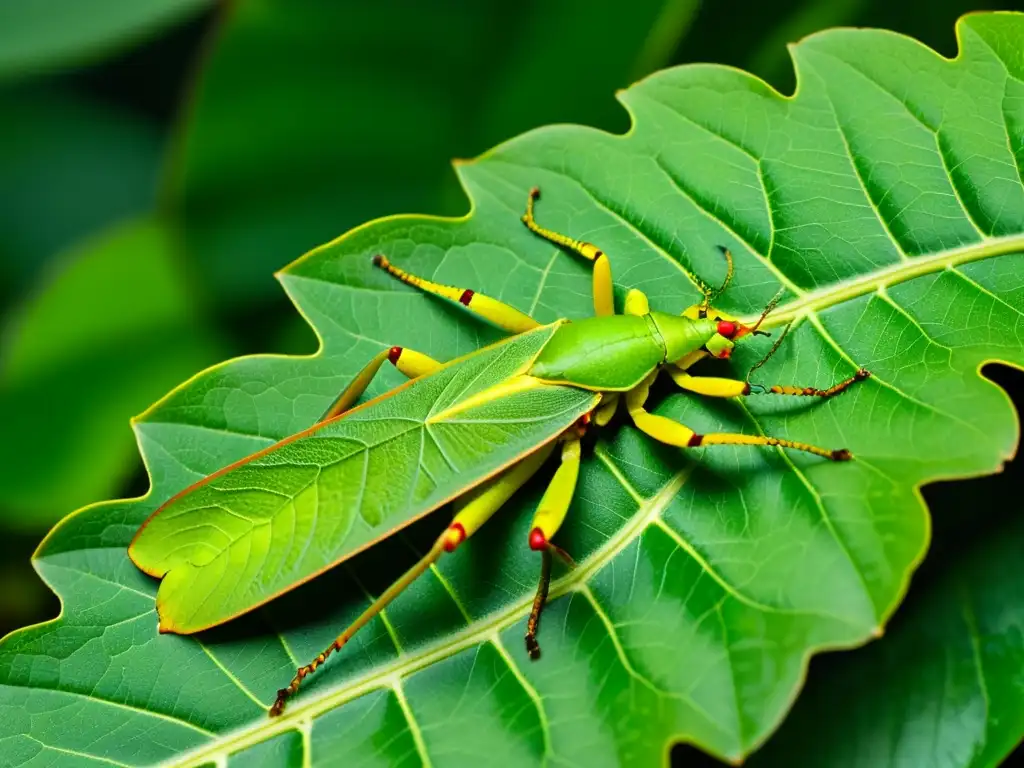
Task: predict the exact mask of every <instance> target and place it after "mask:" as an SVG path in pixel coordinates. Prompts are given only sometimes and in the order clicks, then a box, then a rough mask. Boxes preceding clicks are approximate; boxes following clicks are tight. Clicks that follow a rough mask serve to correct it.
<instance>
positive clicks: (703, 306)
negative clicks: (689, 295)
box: [694, 245, 733, 317]
mask: <svg viewBox="0 0 1024 768" xmlns="http://www.w3.org/2000/svg"><path fill="white" fill-rule="evenodd" d="M718 250H720V251H721V252H722V255H723V256H725V263H726V271H725V280H723V281H722V285H721V286H720V287H719V288H718V289H717V290H716V289H714V288H711V287H710V286H709V285H708V284H707V283H705V282H704V281H703V280H701V279H700V278H699V277H695V278H694V279H695V280H696V281H697V287H698V288H699V289H700V291H701V293H703V294H704V300H703V301H701V303H700V309H699V310H698V312H697V316H698V317H707V316H708V309H709V308H710V307H711V300H712V299H714V298H715V297H717V296H721V295H722V294H723V293H725V289H726V288H728V287H729V283H731V282H732V273H733V264H732V253H730V252H729V249H728V248H726V247H725V246H724V245H719V246H718Z"/></svg>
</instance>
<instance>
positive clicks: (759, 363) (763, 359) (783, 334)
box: [746, 317, 793, 384]
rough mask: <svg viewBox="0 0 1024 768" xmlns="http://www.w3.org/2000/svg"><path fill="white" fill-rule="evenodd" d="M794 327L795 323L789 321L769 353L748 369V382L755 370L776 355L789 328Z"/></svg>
mask: <svg viewBox="0 0 1024 768" xmlns="http://www.w3.org/2000/svg"><path fill="white" fill-rule="evenodd" d="M763 319H764V318H763V317H762V320H763ZM792 327H793V323H792V322H790V323H788V324H787V325H786V327H785V328H783V329H782V334H781V335H780V336H779V338H777V339H776V340H775V343H774V344H772V348H771V349H769V350H768V354H767V355H765V356H764V357H762V358H761V359H760V360H758V361H757V362H756V363H754V365H753V366H751V368H750V370H749V371H747V378H746V381H747V383H748V384H749V383H750V377H751V376H753V375H754V371H756V370H757V369H758V368H760V367H761V366H762V365H764V364H765V363H767V362H768V360H769V359H771V356H772V355H774V354H775V353H776V352H777V351H778V349H779V347H781V346H782V342H783V340H784V339H785V338H786V334H787V333H789V329H790V328H792Z"/></svg>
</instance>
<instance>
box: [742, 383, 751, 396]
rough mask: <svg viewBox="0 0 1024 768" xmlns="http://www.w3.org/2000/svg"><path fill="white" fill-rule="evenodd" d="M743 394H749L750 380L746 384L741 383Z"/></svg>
mask: <svg viewBox="0 0 1024 768" xmlns="http://www.w3.org/2000/svg"><path fill="white" fill-rule="evenodd" d="M743 394H744V395H749V394H750V382H749V381H748V382H747V383H746V384H744V385H743Z"/></svg>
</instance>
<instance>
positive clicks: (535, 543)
mask: <svg viewBox="0 0 1024 768" xmlns="http://www.w3.org/2000/svg"><path fill="white" fill-rule="evenodd" d="M547 548H548V537H547V536H545V535H544V531H542V530H541V529H540V528H534V529H533V530H532V531H530V549H532V550H533V551H534V552H542V551H543V550H545V549H547Z"/></svg>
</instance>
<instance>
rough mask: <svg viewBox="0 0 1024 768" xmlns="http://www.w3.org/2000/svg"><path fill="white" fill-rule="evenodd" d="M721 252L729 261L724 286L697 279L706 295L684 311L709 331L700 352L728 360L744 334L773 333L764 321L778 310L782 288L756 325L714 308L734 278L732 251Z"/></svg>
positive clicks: (726, 249) (687, 316)
mask: <svg viewBox="0 0 1024 768" xmlns="http://www.w3.org/2000/svg"><path fill="white" fill-rule="evenodd" d="M719 250H721V252H722V255H723V256H725V261H726V265H727V266H726V273H725V280H723V281H722V285H721V286H720V287H719V288H717V289H715V288H711V287H709V286H708V285H707V284H706V283H704V282H703V281H701V280H700V279H697V281H696V282H697V287H698V288H700V290H701V293H703V294H704V298H703V299H702V300H701V302H700V304H694V305H693V306H692V307H688V308H687V309H686V310H685V311H684V312H683V317H686V318H689V319H690V320H696V321H698V322H703V324H704V326H705V329H706V332H707V340H706V341H705V342H704V346H703V348H702V349H701V350H700V352H699V353H698V354H708V355H711V356H712V357H717V358H720V359H723V360H724V359H728V358H729V356H730V355H732V350H733V348H734V347H735V346H736V342H737V341H739V340H740V339H742V338H743V337H744V336H753V335H760V336H771V334H770V333H768V332H767V331H762V330H760V328H761V324H762V323H763V322H764V321H765V318H767V317H768V314H769V313H770V312H771V311H772V310H773V309H775V305H776V304H777V303H778V301H779V299H780V298H781V297H782V292H781V291H780V292H779V293H778V294H777V295H776V296H775V298H773V299H772V300H771V301H770V302H768V306H766V307H765V308H764V311H763V312H762V313H761V316H760V317H759V318H758V320H757V322H756V323H754V324H753V325H746V324H745V323H742V322H740V320H739V318H737V317H735V316H733V315H730V314H727V313H726V312H722V311H721V310H719V309H715V308H714V307H712V306H711V301H712V300H713V299H715V298H717V297H718V296H721V295H722V294H723V293H724V292H725V289H726V288H728V287H729V282H730V281H731V280H732V274H733V264H732V254H731V253H729V249H728V248H724V247H721V246H719Z"/></svg>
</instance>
